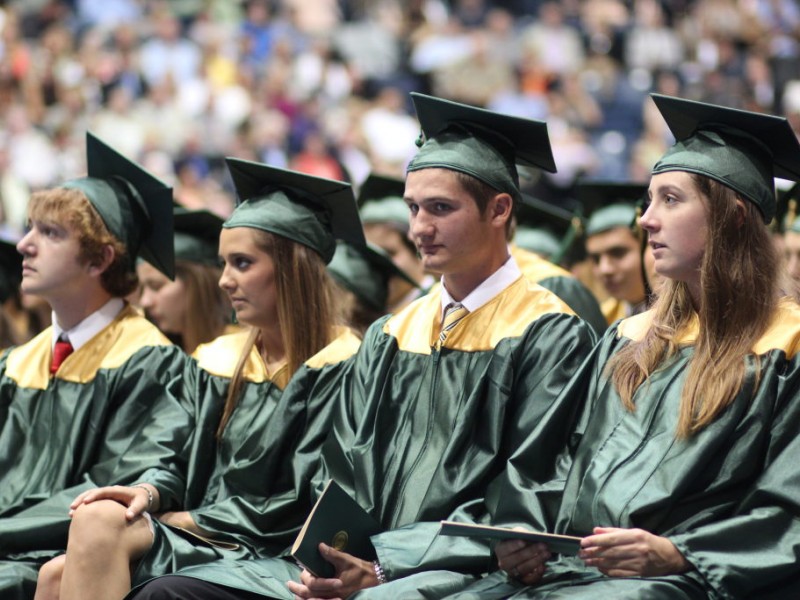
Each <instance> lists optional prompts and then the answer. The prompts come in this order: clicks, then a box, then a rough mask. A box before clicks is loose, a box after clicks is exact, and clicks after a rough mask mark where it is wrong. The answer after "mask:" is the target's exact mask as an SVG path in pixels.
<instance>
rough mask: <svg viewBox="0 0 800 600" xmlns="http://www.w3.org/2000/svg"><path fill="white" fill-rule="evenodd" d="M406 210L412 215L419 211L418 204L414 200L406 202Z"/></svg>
mask: <svg viewBox="0 0 800 600" xmlns="http://www.w3.org/2000/svg"><path fill="white" fill-rule="evenodd" d="M408 211H409V212H410V213H411V214H412V215H416V214H417V213H418V212H419V204H416V203H414V202H409V203H408Z"/></svg>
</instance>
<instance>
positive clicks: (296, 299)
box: [217, 229, 337, 437]
mask: <svg viewBox="0 0 800 600" xmlns="http://www.w3.org/2000/svg"><path fill="white" fill-rule="evenodd" d="M253 231H254V232H255V233H256V245H257V246H258V248H259V249H261V250H263V251H264V252H266V253H267V254H269V255H270V256H271V257H272V260H273V262H274V263H275V291H276V295H277V300H278V321H279V323H280V327H281V337H282V338H283V347H284V348H285V351H286V362H287V366H288V371H289V376H290V377H291V375H293V374H294V373H295V372H296V371H297V369H299V368H300V367H301V366H302V365H303V363H304V362H305V361H306V360H308V359H309V358H310V357H311V356H313V355H314V354H316V353H317V352H319V351H320V350H321V349H322V348H324V347H325V346H327V345H328V344H329V343H330V342H331V341H333V338H334V336H335V325H336V317H335V315H336V314H337V311H336V308H335V303H334V294H333V290H332V285H333V284H332V282H331V280H330V279H329V276H328V274H327V271H326V269H325V262H324V261H323V260H322V257H321V256H320V255H319V254H318V253H317V252H315V251H314V250H311V249H310V248H308V247H307V246H304V245H302V244H298V243H297V242H293V241H292V240H289V239H287V238H285V237H282V236H279V235H274V234H271V233H268V232H266V231H262V230H260V229H253ZM259 334H260V332H259V330H258V329H255V328H254V329H253V330H252V331H251V332H250V336H249V337H248V339H247V342H246V343H245V345H244V348H243V349H242V353H241V355H240V356H239V362H238V363H237V364H236V369H235V370H234V373H233V377H232V378H231V382H230V385H229V386H228V395H227V397H226V399H225V406H224V408H223V411H222V417H221V419H220V423H219V428H218V429H217V437H220V436H221V435H222V433H223V431H224V430H225V426H226V425H227V424H228V421H229V420H230V417H231V415H232V414H233V411H234V410H235V408H236V405H237V403H238V401H239V396H240V395H241V391H242V386H243V384H244V377H243V369H244V365H245V363H246V362H247V357H248V356H249V355H250V352H251V351H252V349H253V346H254V345H255V344H256V342H258V340H259Z"/></svg>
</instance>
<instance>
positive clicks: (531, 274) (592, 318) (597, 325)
mask: <svg viewBox="0 0 800 600" xmlns="http://www.w3.org/2000/svg"><path fill="white" fill-rule="evenodd" d="M511 254H512V255H513V256H514V259H515V260H516V261H517V264H518V265H519V268H520V270H522V274H523V275H525V277H527V278H528V279H529V280H530V281H532V282H533V283H538V284H539V285H540V286H542V287H543V288H545V289H548V290H550V291H551V292H553V293H554V294H555V295H556V296H558V297H559V298H561V299H562V300H563V301H564V302H566V303H567V306H569V307H570V308H571V309H572V310H574V311H575V314H576V315H578V316H579V317H580V318H581V319H584V320H585V321H586V322H587V323H589V325H591V326H592V328H593V329H594V331H595V333H597V335H602V334H603V332H605V330H606V329H607V328H608V323H607V322H606V317H605V315H604V314H603V311H602V310H600V305H599V304H598V303H597V298H595V297H594V294H592V292H590V291H589V289H588V288H587V287H586V286H585V285H583V284H582V283H581V282H580V281H579V280H578V279H577V278H576V277H575V276H574V275H573V274H572V273H570V272H569V271H566V270H565V269H562V268H561V267H559V266H558V265H554V264H553V263H551V262H549V261H547V260H545V259H544V258H542V257H541V256H538V255H537V254H534V253H533V252H530V251H528V250H525V249H524V248H520V247H519V246H512V247H511Z"/></svg>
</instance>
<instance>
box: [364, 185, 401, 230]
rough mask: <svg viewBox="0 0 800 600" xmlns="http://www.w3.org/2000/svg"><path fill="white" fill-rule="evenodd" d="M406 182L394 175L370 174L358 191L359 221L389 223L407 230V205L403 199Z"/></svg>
mask: <svg viewBox="0 0 800 600" xmlns="http://www.w3.org/2000/svg"><path fill="white" fill-rule="evenodd" d="M405 187H406V183H405V181H403V180H402V179H399V178H396V177H387V176H385V175H376V174H374V173H373V174H370V176H369V177H367V178H366V180H364V183H363V184H362V185H361V189H360V190H359V192H358V199H357V202H358V207H359V212H360V214H361V222H362V223H364V224H365V225H366V224H367V223H391V224H393V225H399V226H400V227H402V228H403V229H405V230H408V206H407V205H406V203H405V201H404V200H403V193H404V192H405Z"/></svg>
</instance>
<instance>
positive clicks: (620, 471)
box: [453, 300, 800, 600]
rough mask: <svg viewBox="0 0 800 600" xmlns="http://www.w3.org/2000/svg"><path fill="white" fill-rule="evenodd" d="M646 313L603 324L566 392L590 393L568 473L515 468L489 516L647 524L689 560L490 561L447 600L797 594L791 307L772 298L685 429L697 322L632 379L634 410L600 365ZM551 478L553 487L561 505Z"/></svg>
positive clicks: (799, 400) (634, 333)
mask: <svg viewBox="0 0 800 600" xmlns="http://www.w3.org/2000/svg"><path fill="white" fill-rule="evenodd" d="M651 318H652V314H651V313H649V312H647V313H643V314H640V315H637V316H635V317H632V318H629V319H626V320H624V321H622V322H621V323H620V324H619V325H618V327H616V328H614V329H613V330H610V331H609V332H608V334H607V335H606V336H605V338H604V340H603V341H602V342H601V344H600V345H599V346H598V348H597V349H596V351H595V356H594V359H593V360H592V361H588V362H587V364H586V365H585V368H584V369H583V370H582V372H580V373H578V375H577V376H576V379H582V380H583V381H584V384H583V385H584V389H583V390H581V389H580V388H581V386H580V385H578V386H576V388H575V391H576V392H577V393H588V394H589V396H588V397H589V398H590V399H591V404H590V405H588V404H587V411H586V413H585V414H584V415H583V417H582V418H581V419H580V421H579V425H578V427H577V429H576V433H575V436H574V439H573V442H574V446H575V447H576V448H577V449H576V450H575V451H574V461H573V464H572V468H571V470H569V471H568V474H566V478H565V480H562V481H561V482H551V484H550V485H544V486H539V485H538V484H537V483H536V481H535V479H536V478H535V477H529V478H527V480H526V474H525V469H524V468H521V469H520V470H519V471H518V472H517V474H516V485H511V486H509V485H506V486H504V489H503V490H502V492H501V493H497V494H495V497H494V499H493V510H494V511H495V512H496V521H497V522H498V523H502V524H507V525H524V526H527V527H533V528H544V529H551V530H554V531H555V532H556V533H565V534H570V535H578V536H585V535H589V534H591V532H592V528H593V527H594V526H611V527H624V528H641V529H645V530H647V531H650V532H652V533H655V534H657V535H660V536H665V537H667V538H669V539H670V540H671V541H672V542H673V543H674V544H675V546H676V547H677V548H678V550H679V551H680V552H681V553H682V554H683V555H684V556H685V557H686V559H687V560H688V561H689V562H690V563H691V564H692V565H693V567H694V569H693V570H692V571H690V572H688V573H686V574H683V575H673V576H664V577H652V578H621V577H606V576H604V575H602V574H601V573H600V572H599V571H597V570H596V569H592V568H588V567H586V566H584V565H583V563H582V561H580V560H579V559H577V558H560V559H557V560H554V561H552V562H550V563H548V569H547V571H546V573H545V578H544V580H543V583H541V584H540V585H538V586H535V587H531V588H529V587H524V586H522V585H521V584H516V583H514V582H511V581H509V580H508V578H507V577H506V575H505V574H504V573H502V572H496V573H494V574H492V575H491V576H489V577H487V578H486V579H484V580H482V581H480V582H478V583H476V584H475V585H473V586H470V587H469V588H468V589H467V590H465V591H464V592H462V593H459V594H456V595H454V596H453V597H454V598H459V599H467V598H469V599H477V598H481V599H482V600H483V599H486V598H507V597H511V598H537V599H538V598H547V599H556V598H586V599H589V598H592V599H594V598H606V597H610V598H615V599H623V598H624V599H628V598H630V599H639V598H648V599H653V600H660V599H662V598H663V599H664V600H675V599H689V598H691V599H695V598H697V599H700V598H703V599H707V598H710V599H713V600H723V599H724V600H733V599H737V598H740V599H745V598H746V599H748V600H753V599H758V598H775V599H778V598H797V597H800V561H799V560H798V557H799V556H800V478H799V477H798V469H797V460H798V457H800V355H799V354H798V351H800V307H798V306H797V305H796V304H795V303H794V302H791V301H788V300H786V301H783V302H782V303H781V305H780V309H779V310H778V313H777V314H776V316H775V317H774V320H773V322H772V324H771V326H770V327H769V329H768V331H766V333H765V334H764V335H763V337H762V338H761V339H760V340H759V341H758V342H757V343H756V344H755V346H754V348H753V352H752V354H751V355H749V356H748V357H747V359H746V375H745V380H744V385H743V386H742V389H741V391H740V392H739V394H738V395H737V396H736V397H735V399H734V400H733V403H732V404H731V405H730V406H729V407H728V408H727V409H725V411H724V412H723V413H722V414H721V415H720V416H719V417H718V418H717V419H716V420H715V421H714V422H713V423H712V424H710V425H709V426H707V427H706V428H705V429H703V430H702V431H700V432H699V433H697V434H695V435H693V436H692V437H690V438H688V439H677V438H676V436H675V431H676V426H677V421H678V407H679V402H680V393H681V390H682V387H683V381H684V378H685V374H686V372H687V370H688V368H687V364H688V361H689V359H690V358H691V356H692V352H693V346H692V342H693V340H694V339H696V327H695V328H694V331H692V332H689V333H687V335H686V336H685V337H684V338H683V339H682V340H681V348H680V350H679V352H678V353H677V355H676V356H674V357H673V358H671V359H670V360H669V361H668V362H667V363H666V364H665V365H664V366H663V367H662V368H660V369H659V370H657V371H656V372H654V373H653V374H652V375H651V377H650V378H649V380H648V383H647V384H645V385H642V386H641V387H640V388H639V390H637V392H636V394H635V396H634V400H635V403H636V407H637V410H636V411H635V412H628V411H627V410H625V409H624V408H623V406H622V403H621V401H620V399H619V396H618V395H617V393H616V391H615V390H614V388H613V386H612V385H611V384H610V383H609V381H608V379H607V378H606V377H605V376H604V374H603V369H604V366H605V364H606V363H607V361H608V360H609V358H610V357H611V356H613V355H614V353H616V352H617V351H618V350H619V349H620V348H621V347H623V346H624V345H626V344H627V343H628V342H629V341H630V340H632V339H634V340H635V339H641V337H642V336H643V335H644V332H645V331H646V329H647V327H648V325H649V323H650V319H651ZM759 364H760V367H761V371H760V378H757V376H756V371H757V368H758V365H759ZM759 379H760V381H759ZM533 450H535V449H533V448H531V449H526V450H525V451H524V452H523V453H521V455H520V456H519V457H518V462H519V464H520V465H524V463H525V462H526V460H527V461H530V460H533V458H532V457H531V454H530V451H533ZM525 484H527V487H528V489H527V490H526V489H525V487H526V485H525ZM557 488H563V501H562V502H561V504H560V506H558V502H556V501H554V499H555V497H556V495H554V494H553V493H552V492H553V489H557Z"/></svg>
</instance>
